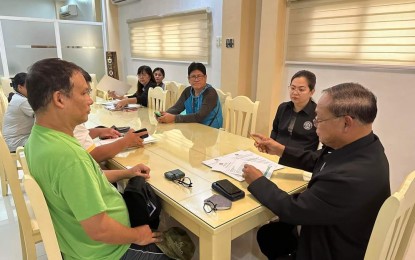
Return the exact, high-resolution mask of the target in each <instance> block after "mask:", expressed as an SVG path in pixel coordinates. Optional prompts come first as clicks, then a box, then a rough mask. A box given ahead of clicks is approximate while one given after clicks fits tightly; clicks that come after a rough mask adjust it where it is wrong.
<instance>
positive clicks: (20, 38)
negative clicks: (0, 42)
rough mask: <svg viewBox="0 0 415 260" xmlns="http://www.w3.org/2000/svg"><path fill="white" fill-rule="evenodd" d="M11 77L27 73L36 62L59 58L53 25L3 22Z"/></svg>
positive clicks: (32, 22)
mask: <svg viewBox="0 0 415 260" xmlns="http://www.w3.org/2000/svg"><path fill="white" fill-rule="evenodd" d="M1 24H2V27H3V37H4V45H5V47H6V56H7V62H8V66H9V73H10V75H15V74H16V73H19V72H25V71H27V68H28V67H29V66H30V65H32V64H33V63H34V62H36V61H38V60H41V59H44V58H53V57H57V52H56V41H55V30H54V28H53V23H46V22H34V21H31V22H27V21H11V20H3V21H2V22H1Z"/></svg>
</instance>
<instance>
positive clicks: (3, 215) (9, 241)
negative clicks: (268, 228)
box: [0, 191, 415, 260]
mask: <svg viewBox="0 0 415 260" xmlns="http://www.w3.org/2000/svg"><path fill="white" fill-rule="evenodd" d="M191 237H192V239H193V240H197V238H196V237H193V236H191ZM252 238H253V236H252V234H246V235H244V236H241V237H240V238H238V239H235V240H234V241H232V249H234V250H232V259H244V260H248V259H256V258H257V257H253V256H252V254H251V253H250V252H247V250H250V249H249V248H250V247H251V249H252V248H254V249H257V248H256V245H254V246H252V240H253V239H252ZM195 242H196V243H197V241H195ZM247 244H249V245H251V246H250V247H247V246H246V245H247ZM36 250H37V256H38V257H37V259H38V260H46V259H47V257H46V255H45V250H44V247H43V244H42V243H39V244H38V245H36ZM254 251H255V250H254ZM194 258H197V257H194ZM20 259H22V252H21V247H20V237H19V228H18V223H17V217H16V210H15V208H14V203H13V199H12V196H11V194H10V191H9V195H8V196H6V197H0V260H20ZM410 259H411V260H412V259H415V236H414V238H413V239H412V243H411V248H410V249H409V252H408V254H407V256H406V257H405V260H410Z"/></svg>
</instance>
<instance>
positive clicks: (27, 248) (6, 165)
mask: <svg viewBox="0 0 415 260" xmlns="http://www.w3.org/2000/svg"><path fill="white" fill-rule="evenodd" d="M0 158H1V160H0V167H2V168H3V169H4V171H5V173H6V176H7V181H8V183H9V186H10V189H11V192H12V196H13V201H14V204H15V207H16V213H17V218H18V220H19V227H20V235H21V236H22V237H23V239H21V241H22V250H23V251H24V252H23V254H26V255H27V257H28V258H32V259H33V256H34V257H36V248H35V243H36V242H39V241H41V237H40V234H39V230H38V228H37V227H35V226H36V225H35V224H34V223H35V222H36V221H35V220H34V221H33V222H34V223H33V226H32V218H31V217H30V214H29V211H31V208H30V206H29V205H27V204H26V201H25V199H24V196H23V190H22V188H21V186H20V180H19V177H18V171H17V165H16V161H15V160H13V157H12V155H11V154H10V152H9V148H8V147H7V144H6V142H5V141H4V138H3V135H2V134H1V133H0ZM35 229H37V231H35ZM35 232H37V234H35Z"/></svg>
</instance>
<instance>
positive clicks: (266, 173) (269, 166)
mask: <svg viewBox="0 0 415 260" xmlns="http://www.w3.org/2000/svg"><path fill="white" fill-rule="evenodd" d="M270 169H271V165H268V167H267V169H266V170H265V172H264V176H265V177H266V178H268V179H269V177H270V176H269V175H270V174H271V172H270V171H269V170H270Z"/></svg>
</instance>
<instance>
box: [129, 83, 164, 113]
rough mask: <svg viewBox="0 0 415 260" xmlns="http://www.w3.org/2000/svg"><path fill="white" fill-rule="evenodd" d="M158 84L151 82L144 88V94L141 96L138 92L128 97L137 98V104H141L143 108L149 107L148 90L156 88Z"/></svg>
mask: <svg viewBox="0 0 415 260" xmlns="http://www.w3.org/2000/svg"><path fill="white" fill-rule="evenodd" d="M156 86H157V84H156V83H155V82H152V81H149V82H148V83H147V85H145V86H144V87H143V93H141V95H139V94H138V91H137V92H135V93H134V94H133V95H131V96H128V97H129V98H133V97H135V98H137V104H140V105H142V106H145V107H146V106H147V103H148V90H149V88H155V87H156Z"/></svg>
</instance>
